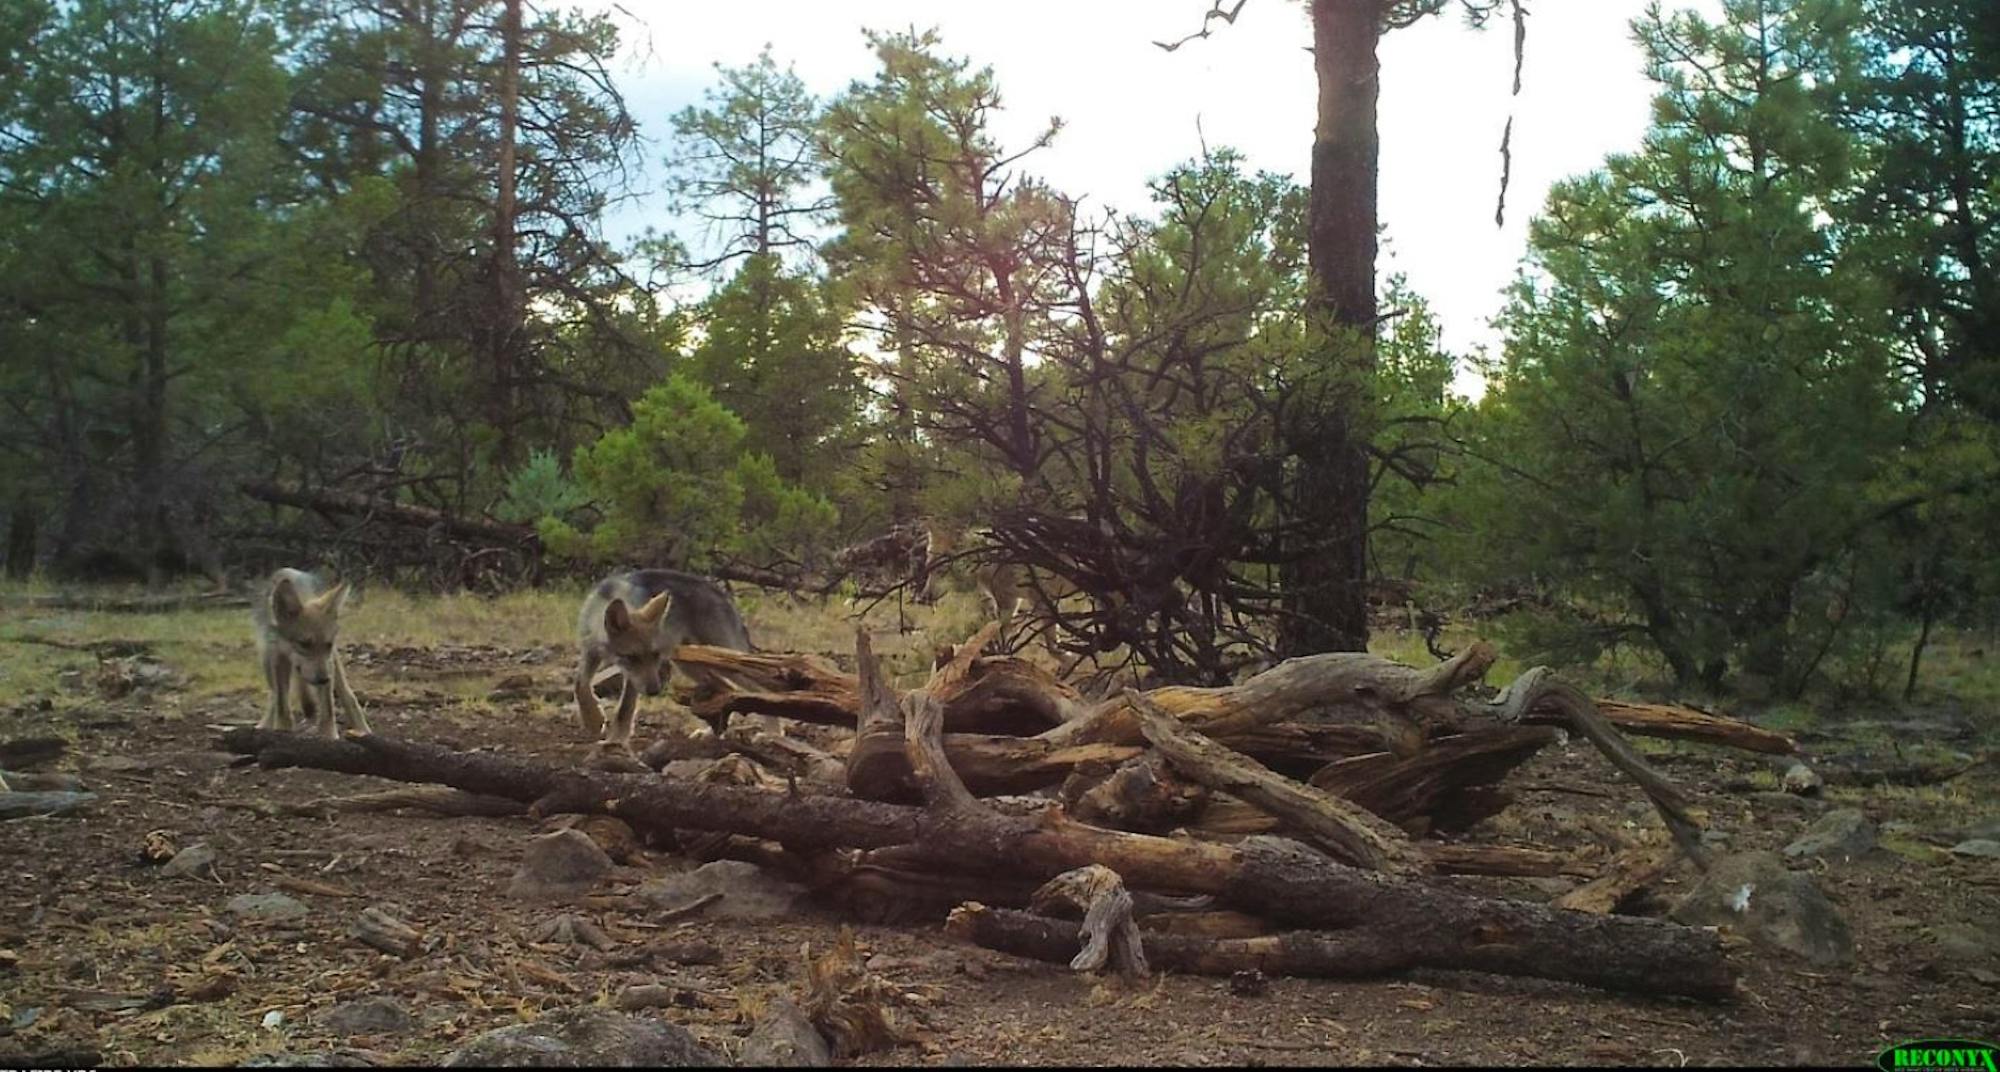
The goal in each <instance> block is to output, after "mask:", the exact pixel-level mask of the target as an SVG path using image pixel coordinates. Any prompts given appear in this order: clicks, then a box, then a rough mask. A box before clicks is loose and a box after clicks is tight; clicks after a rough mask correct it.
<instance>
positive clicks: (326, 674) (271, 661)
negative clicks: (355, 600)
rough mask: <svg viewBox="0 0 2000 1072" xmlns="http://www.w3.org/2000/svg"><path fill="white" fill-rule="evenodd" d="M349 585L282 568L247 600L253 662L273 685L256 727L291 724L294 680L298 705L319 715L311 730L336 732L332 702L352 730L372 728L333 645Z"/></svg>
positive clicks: (330, 735)
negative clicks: (252, 632)
mask: <svg viewBox="0 0 2000 1072" xmlns="http://www.w3.org/2000/svg"><path fill="white" fill-rule="evenodd" d="M348 590H349V589H348V586H347V584H346V583H345V582H342V583H341V584H338V585H335V586H334V587H333V588H331V589H328V588H327V587H326V582H325V581H324V580H321V579H320V578H319V577H318V576H316V575H314V574H311V573H307V572H305V571H303V570H295V569H281V570H279V571H277V572H276V573H273V574H272V575H271V579H270V581H269V582H268V583H267V584H266V585H265V586H264V588H263V589H262V590H261V591H260V592H259V593H258V595H257V598H255V599H254V600H252V601H251V603H250V621H251V624H253V625H255V626H256V627H257V661H258V662H259V663H260V664H262V666H263V667H264V683H265V684H267V685H269V686H270V687H271V707H270V710H269V711H266V712H265V714H264V718H263V720H262V721H260V722H258V723H257V728H258V729H265V730H288V729H291V728H292V711H291V699H292V686H293V684H294V682H296V683H297V686H298V700H299V710H300V712H301V713H302V714H303V715H304V716H305V717H307V718H314V717H315V715H316V716H317V724H316V725H315V726H314V732H316V733H318V734H319V735H320V736H322V737H327V738H336V739H337V738H338V737H339V736H340V728H339V726H338V725H337V724H336V723H335V721H334V715H333V705H334V703H335V701H338V702H339V703H340V709H341V710H342V711H344V712H346V713H347V718H348V721H350V722H352V723H353V724H354V729H355V730H356V731H358V732H361V733H373V732H374V731H373V730H371V729H369V728H368V716H366V715H364V714H362V713H361V704H360V703H358V702H356V700H355V699H354V690H353V689H351V688H349V687H348V686H347V670H346V668H345V667H343V666H342V665H341V662H340V651H339V649H337V648H336V647H335V646H334V644H335V641H336V639H337V636H338V633H339V631H340V611H341V608H342V607H344V606H346V604H347V593H348Z"/></svg>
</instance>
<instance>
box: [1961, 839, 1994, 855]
mask: <svg viewBox="0 0 2000 1072" xmlns="http://www.w3.org/2000/svg"><path fill="white" fill-rule="evenodd" d="M1951 853H1952V855H1953V856H1980V857H1985V858H1987V859H2000V841H1995V840H1993V839H1991V838H1968V839H1966V840H1964V841H1961V842H1959V843H1958V844H1956V845H1953V846H1952V847H1951Z"/></svg>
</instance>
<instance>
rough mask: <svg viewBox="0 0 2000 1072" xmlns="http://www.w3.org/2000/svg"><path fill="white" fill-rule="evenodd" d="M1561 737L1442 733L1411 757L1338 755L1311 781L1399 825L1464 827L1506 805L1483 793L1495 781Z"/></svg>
mask: <svg viewBox="0 0 2000 1072" xmlns="http://www.w3.org/2000/svg"><path fill="white" fill-rule="evenodd" d="M1555 739H1556V733H1555V731H1554V730H1552V729H1548V728H1546V727H1542V726H1498V727H1482V728H1476V729H1471V730H1468V731H1467V732H1465V733H1460V734H1454V735H1452V736H1450V737H1440V738H1437V739H1436V740H1433V741H1431V742H1429V743H1428V744H1427V745H1426V746H1425V748H1424V751H1423V752H1421V753H1420V754H1418V755H1415V756H1411V757H1408V758H1404V757H1401V756H1397V755H1394V754H1392V753H1388V752H1377V753H1375V754H1374V755H1368V756H1352V757H1349V758H1347V759H1342V760H1338V761H1336V762H1333V763H1329V764H1327V765H1326V766H1325V767H1323V768H1321V769H1320V770H1319V771H1318V772H1317V773H1315V774H1314V775H1313V776H1312V778H1310V779H1309V780H1308V783H1307V784H1309V785H1311V786H1313V787H1314V788H1316V789H1323V790H1325V791H1327V792H1329V793H1333V794H1335V795H1337V796H1339V797H1340V798H1341V799H1343V800H1348V801H1351V802H1353V803H1355V804H1357V805H1360V806H1361V807H1364V808H1367V809H1368V810H1369V811H1371V812H1373V813H1375V814H1376V815H1379V816H1381V817H1382V818H1384V819H1387V820H1389V821H1390V822H1392V823H1402V822H1406V821H1409V820H1412V819H1416V818H1419V817H1429V818H1430V819H1431V821H1432V825H1435V826H1437V827H1438V828H1440V829H1445V830H1462V829H1465V828H1467V827H1470V826H1472V825H1473V824H1474V823H1476V822H1478V821H1479V820H1481V819H1484V818H1486V817H1487V816H1489V815H1492V814H1494V813H1495V812H1498V811H1499V810H1500V809H1501V808H1502V807H1505V805H1506V800H1505V799H1504V798H1502V797H1498V796H1495V795H1493V794H1487V793H1481V792H1477V790H1480V789H1483V788H1485V787H1488V786H1493V785H1496V784H1497V783H1498V782H1500V780H1501V779H1503V778H1505V777H1506V776H1507V775H1508V773H1509V772H1511V771H1512V770H1513V769H1514V768H1516V767H1518V766H1520V765H1521V764H1523V763H1526V762H1527V761H1528V760H1529V759H1532V758H1534V756H1535V754H1536V753H1537V752H1540V751H1541V750H1542V749H1543V748H1544V747H1546V746H1548V745H1550V744H1553V743H1554V742H1555Z"/></svg>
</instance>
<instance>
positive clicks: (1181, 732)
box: [1125, 689, 1428, 875]
mask: <svg viewBox="0 0 2000 1072" xmlns="http://www.w3.org/2000/svg"><path fill="white" fill-rule="evenodd" d="M1125 699H1126V702H1128V703H1130V704H1131V705H1132V706H1133V708H1134V709H1135V710H1137V711H1138V712H1139V726H1140V731H1141V732H1143V733H1144V734H1145V735H1146V739H1147V740H1148V741H1151V742H1152V744H1153V747H1154V748H1156V749H1158V750H1159V751H1160V754H1161V755H1164V756H1166V757H1167V760H1168V761H1169V762H1171V763H1172V764H1173V765H1174V766H1175V767H1176V768H1178V769H1179V770H1180V771H1181V772H1182V773H1183V774H1186V775H1187V776H1188V777H1190V778H1193V779H1194V780H1195V781H1198V782H1200V783H1201V784H1203V785H1205V786H1208V787H1209V788H1210V789H1213V790H1216V791H1218V792H1224V793H1229V794H1232V795H1234V796H1235V797H1237V798H1238V799H1241V800H1244V801H1247V802H1249V803H1251V804H1253V805H1255V806H1257V807H1258V808H1261V809H1262V810H1264V811H1266V812H1268V813H1270V814H1271V815H1273V816H1276V817H1277V818H1278V819H1280V820H1281V821H1283V822H1284V823H1286V824H1287V825H1289V826H1291V827H1293V828H1295V829H1298V830H1300V831H1303V832H1304V833H1305V834H1306V836H1307V837H1309V838H1311V839H1312V841H1313V842H1314V843H1315V844H1317V845H1319V846H1320V847H1322V848H1324V849H1327V850H1328V851H1330V852H1332V853H1333V854H1334V855H1335V856H1336V857H1338V858H1340V859H1342V860H1345V861H1346V862H1348V863H1351V864H1354V865H1355V866H1357V867H1362V868H1366V869H1368V870H1370V871H1385V872H1388V873H1390V874H1397V875H1413V874H1421V873H1423V872H1424V871H1426V870H1428V867H1427V866H1426V865H1425V861H1424V858H1423V855H1422V854H1421V853H1419V852H1417V851H1416V849H1415V847H1414V846H1412V845H1411V844H1410V839H1409V837H1408V835H1406V834H1404V833H1403V832H1402V831H1401V830H1398V829H1397V828H1396V827H1395V826H1393V825H1391V824H1390V823H1388V822H1386V821H1384V820H1383V819H1381V818H1380V817H1378V816H1376V815H1375V814H1374V813H1372V812H1370V811H1368V810H1367V809H1365V808H1361V807H1358V806H1356V805H1354V804H1352V803H1350V802H1348V801H1346V800H1343V799H1341V798H1340V797H1338V796H1335V795H1334V794H1332V793H1328V792H1324V791H1322V790H1319V789H1316V788H1314V787H1312V786H1310V785H1301V784H1300V783H1298V782H1295V781H1292V780H1291V779H1289V778H1286V777H1284V776H1282V775H1279V774H1276V773H1274V772H1272V771H1271V770H1270V769H1268V768H1266V767H1263V766H1261V765H1259V764H1258V763H1257V762H1256V761H1255V760H1252V759H1249V758H1247V757H1244V756H1242V755H1239V754H1237V753H1235V752H1232V751H1230V750H1229V749H1228V748H1226V747H1224V746H1222V745H1220V744H1217V743H1216V742H1214V741H1212V740H1210V739H1209V738H1207V737H1205V736H1203V735H1202V734H1200V733H1197V732H1195V731H1194V730H1191V729H1188V728H1186V727H1185V726H1183V725H1181V724H1180V723H1179V722H1177V721H1176V720H1174V719H1172V718H1170V717H1168V716H1167V715H1166V714H1165V713H1164V712H1162V711H1161V710H1160V709H1159V708H1157V707H1155V706H1154V705H1153V703H1152V701H1150V700H1148V699H1146V697H1144V696H1142V695H1140V694H1139V693H1138V692H1136V691H1134V690H1131V689H1127V690H1126V693H1125Z"/></svg>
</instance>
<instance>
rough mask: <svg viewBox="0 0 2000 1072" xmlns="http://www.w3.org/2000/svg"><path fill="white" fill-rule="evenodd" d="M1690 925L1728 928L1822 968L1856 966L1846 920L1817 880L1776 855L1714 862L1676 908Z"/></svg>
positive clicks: (1675, 914) (1678, 916) (1750, 854)
mask: <svg viewBox="0 0 2000 1072" xmlns="http://www.w3.org/2000/svg"><path fill="white" fill-rule="evenodd" d="M1673 918H1674V920H1675V921H1676V922H1679V923H1685V924H1688V925H1689V926H1697V927H1715V926H1727V927H1729V928H1730V929H1731V930H1734V931H1736V932H1737V933H1739V934H1742V935H1743V936H1744V937H1746V938H1749V939H1750V940H1751V941H1753V942H1755V943H1757V944H1758V945H1762V946H1768V947H1773V948H1777V949H1783V950H1785V951H1787V952H1790V953H1793V954H1796V955H1798V956H1801V957H1804V958H1805V959H1806V960H1807V961H1808V962H1810V963H1812V964H1814V965H1816V966H1819V967H1830V966H1835V965H1842V964H1848V963H1851V962H1852V961H1853V959H1854V938H1853V935H1852V934H1851V933H1850V932H1849V931H1848V928H1847V921H1846V920H1845V919H1843V918H1841V915H1840V912H1839V910H1838V909H1836V908H1834V906H1833V903H1832V902H1831V901H1828V900H1827V899H1826V895H1825V894H1823V893H1821V892H1820V890H1819V887H1818V886H1817V885H1816V884H1814V882H1813V880H1812V876H1810V875H1805V874H1800V873H1798V872H1794V871H1788V870H1786V869H1785V864H1784V861H1783V860H1780V859H1779V858H1778V855H1777V854H1776V853H1772V852H1744V853H1737V854H1735V855H1733V856H1724V857H1722V858H1720V859H1718V860H1716V861H1715V864H1714V866H1712V867H1711V868H1709V871H1708V874H1706V875H1703V876H1702V879H1701V881H1700V882H1699V883H1697V884H1696V885H1695V887H1694V889H1692V890H1690V891H1688V895H1687V896H1686V897H1685V898H1683V899H1682V900H1681V903H1680V904H1678V905H1676V906H1675V907H1674V910H1673Z"/></svg>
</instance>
